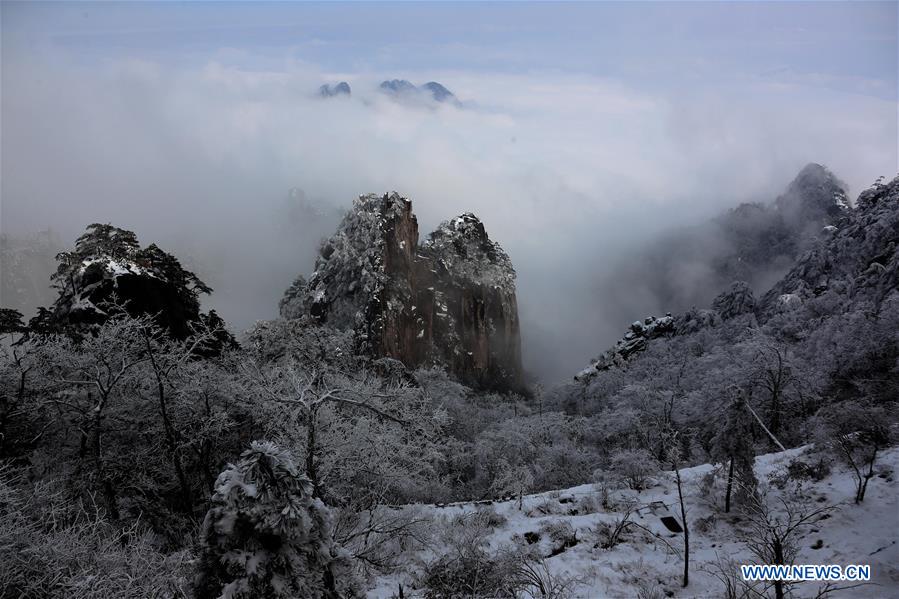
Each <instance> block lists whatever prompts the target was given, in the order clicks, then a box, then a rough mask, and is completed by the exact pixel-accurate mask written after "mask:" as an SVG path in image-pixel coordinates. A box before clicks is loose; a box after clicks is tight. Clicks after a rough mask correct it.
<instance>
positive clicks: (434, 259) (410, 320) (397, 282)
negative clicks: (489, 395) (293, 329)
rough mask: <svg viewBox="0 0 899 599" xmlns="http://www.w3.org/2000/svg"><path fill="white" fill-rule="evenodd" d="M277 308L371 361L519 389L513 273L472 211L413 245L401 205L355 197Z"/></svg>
mask: <svg viewBox="0 0 899 599" xmlns="http://www.w3.org/2000/svg"><path fill="white" fill-rule="evenodd" d="M281 311H282V316H284V317H293V318H295V317H297V316H298V315H300V314H304V315H308V316H311V317H312V318H314V319H315V320H317V321H319V322H322V323H327V324H329V325H331V326H334V327H336V328H339V329H352V330H353V332H354V339H355V345H356V351H357V352H359V353H362V354H365V355H369V356H371V357H373V358H384V357H387V358H394V359H397V360H400V361H401V362H403V363H404V364H405V365H406V366H407V367H417V366H425V365H430V364H441V365H444V366H445V367H446V368H447V369H448V370H449V371H450V372H451V373H453V374H455V375H456V376H457V377H458V378H459V379H460V380H461V381H463V382H464V383H466V384H468V385H471V386H474V387H477V388H483V389H517V388H519V387H520V386H521V340H520V334H519V321H518V306H517V300H516V297H515V270H514V269H513V267H512V263H511V261H510V260H509V257H508V256H507V255H506V253H505V252H504V251H503V250H502V248H501V247H500V246H499V245H498V244H497V243H495V242H493V241H491V240H490V238H489V237H488V236H487V232H486V230H485V229H484V225H483V224H482V223H481V221H480V220H478V218H477V217H476V216H474V215H473V214H463V215H462V216H459V217H457V218H455V219H453V220H450V221H447V222H444V223H443V224H441V225H440V227H438V229H437V230H436V231H434V232H433V233H431V235H430V236H429V237H428V239H427V240H425V241H424V242H423V243H419V238H418V221H417V219H416V218H415V215H414V214H413V213H412V203H411V202H410V201H409V200H407V199H405V198H403V197H400V196H399V195H397V194H396V193H391V194H385V195H383V196H378V195H365V196H361V197H360V198H359V199H358V200H356V201H355V202H354V204H353V208H352V210H350V211H349V213H347V215H346V216H345V217H344V219H343V222H341V224H340V226H339V227H338V230H337V232H336V233H335V234H334V235H333V236H332V237H331V238H330V239H328V240H326V241H325V242H324V243H323V244H322V247H321V250H320V254H319V258H318V260H317V261H316V266H315V272H314V273H313V274H312V275H311V276H310V277H309V279H308V282H306V283H305V284H303V283H302V281H300V280H298V281H297V282H296V283H295V284H294V285H293V286H292V287H291V288H290V289H289V290H288V292H287V294H285V298H284V300H282V304H281Z"/></svg>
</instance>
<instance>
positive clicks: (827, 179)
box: [575, 165, 899, 381]
mask: <svg viewBox="0 0 899 599" xmlns="http://www.w3.org/2000/svg"><path fill="white" fill-rule="evenodd" d="M747 210H749V211H751V212H753V213H755V212H757V211H759V210H761V211H763V213H765V214H771V211H772V210H774V211H775V212H774V214H775V215H784V219H783V221H780V222H778V225H779V226H782V227H783V230H784V231H786V232H788V233H789V232H792V233H793V234H794V235H795V234H797V233H800V232H804V231H808V230H809V229H810V228H813V229H814V228H817V229H818V230H819V234H818V235H815V236H813V237H810V238H802V237H799V238H796V239H793V240H789V241H790V243H795V244H796V246H795V247H804V248H806V249H805V251H804V252H803V253H802V254H801V255H800V256H799V257H798V258H797V260H796V261H795V262H794V264H793V265H792V266H791V267H790V268H789V269H788V271H787V272H786V273H785V274H784V275H783V276H782V277H781V278H779V279H778V280H777V281H776V282H775V283H774V284H773V285H772V286H770V288H767V289H763V290H761V291H762V297H761V299H760V300H756V298H755V295H754V294H753V291H752V289H751V287H750V286H749V285H748V284H747V283H746V282H744V281H737V282H734V283H733V284H731V286H730V288H729V289H728V290H726V291H724V292H722V293H720V294H719V295H718V296H717V297H716V298H715V300H714V301H713V302H712V303H711V306H710V308H707V309H696V308H692V309H691V310H688V311H687V312H685V313H684V314H682V315H680V316H671V314H670V313H669V314H668V315H667V316H665V317H662V318H656V317H652V316H650V317H647V318H646V319H645V320H644V321H637V322H635V323H633V324H632V325H631V327H630V329H629V331H628V332H627V333H626V334H625V335H624V337H622V339H621V340H619V341H618V342H617V343H616V344H615V345H614V346H613V347H612V348H610V349H609V350H607V351H605V352H604V353H602V354H600V355H599V356H598V357H597V358H596V359H594V360H593V361H592V362H591V365H590V366H588V367H587V368H586V369H584V370H583V371H581V372H580V373H579V374H578V375H577V376H576V377H575V378H576V379H578V380H585V381H586V380H590V379H591V378H592V377H593V376H594V375H596V374H597V373H598V372H602V371H605V370H608V369H610V368H612V367H615V366H619V367H623V366H625V365H626V364H627V363H628V362H629V361H630V360H632V359H634V358H635V357H636V356H637V354H639V353H640V352H642V351H643V350H645V349H646V348H647V347H648V345H649V343H650V342H651V341H652V340H653V339H656V338H661V337H672V336H677V335H688V334H692V333H695V332H697V331H699V330H702V329H712V328H714V327H717V326H718V325H719V324H720V323H722V322H724V321H726V320H730V319H733V318H737V317H747V318H749V320H748V321H747V324H749V325H751V326H752V327H759V326H766V327H767V328H768V329H770V330H771V331H772V334H774V336H775V337H783V338H785V339H787V340H790V341H793V342H798V343H802V342H803V334H802V333H797V332H796V331H795V330H794V329H797V328H798V329H803V328H804V327H805V326H806V325H807V326H808V327H813V326H815V325H814V322H815V321H817V320H819V319H822V318H823V317H824V315H826V314H829V313H833V314H845V313H848V312H851V311H853V310H858V311H861V312H864V313H873V314H878V313H879V311H880V309H881V306H882V305H883V304H884V302H885V301H886V300H887V298H888V297H893V298H895V297H896V294H897V293H899V177H896V178H895V179H893V180H892V181H891V182H890V183H888V184H880V183H878V184H875V185H874V186H873V187H871V188H870V189H867V190H865V191H864V192H862V193H861V194H860V195H859V197H858V200H857V202H856V205H855V206H854V207H853V206H851V205H850V203H849V201H848V199H847V196H846V192H845V186H844V185H842V184H840V183H839V180H838V179H836V177H834V176H833V174H832V173H830V171H827V170H826V169H825V168H824V167H822V166H820V165H809V166H807V167H805V168H804V169H803V170H802V171H801V172H800V173H799V175H798V176H797V177H796V179H795V180H794V181H793V182H792V183H791V184H790V186H789V187H788V189H787V191H786V192H785V193H784V194H783V195H781V196H780V197H779V198H778V199H777V200H776V202H775V207H774V208H773V209H772V208H770V207H764V206H759V205H754V204H753V205H742V206H740V207H738V208H736V209H735V210H733V211H731V212H729V213H728V214H727V215H725V217H724V221H725V222H726V223H733V222H737V223H740V222H742V221H743V219H744V218H745V217H744V215H743V213H744V212H745V211H747ZM791 219H792V223H791ZM822 223H828V224H825V225H824V226H823V228H822V227H821V225H822ZM747 237H748V236H747ZM750 241H753V242H754V243H756V244H759V246H760V245H761V244H762V243H764V242H765V241H767V238H766V237H764V236H761V237H760V238H759V239H756V240H752V239H750ZM785 315H788V316H785ZM781 321H785V322H781Z"/></svg>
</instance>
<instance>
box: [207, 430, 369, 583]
mask: <svg viewBox="0 0 899 599" xmlns="http://www.w3.org/2000/svg"><path fill="white" fill-rule="evenodd" d="M202 550H203V556H202V561H201V564H200V572H199V576H198V580H197V588H196V596H197V597H199V598H207V597H210V598H211V597H226V598H232V597H234V598H238V597H241V598H251V597H271V598H276V597H308V598H310V599H313V598H321V597H328V598H330V597H352V596H357V595H358V591H357V589H356V580H355V576H354V574H353V573H352V568H351V563H350V559H349V556H348V554H347V553H346V552H345V551H344V550H343V549H341V548H340V547H339V546H337V544H336V543H334V541H333V538H332V516H331V511H330V510H329V509H328V508H327V507H326V506H325V505H324V504H323V503H322V502H321V500H319V499H317V498H313V497H312V483H311V482H310V481H309V479H308V478H307V477H306V476H305V475H303V474H300V473H299V472H298V471H297V468H296V466H294V464H293V461H292V460H291V459H290V457H289V456H288V455H287V454H286V453H285V452H282V451H281V450H279V449H278V448H277V447H276V446H275V445H274V444H272V443H268V442H260V441H254V442H253V443H252V444H251V446H250V449H248V450H247V451H245V452H244V453H243V454H241V457H240V461H239V462H238V463H237V464H236V465H230V464H229V465H228V467H227V468H226V469H225V470H224V471H223V472H222V473H221V474H220V475H219V477H218V480H217V481H216V485H215V493H214V494H213V496H212V507H211V508H210V510H209V512H208V513H207V514H206V520H205V521H204V523H203V531H202Z"/></svg>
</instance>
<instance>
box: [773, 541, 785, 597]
mask: <svg viewBox="0 0 899 599" xmlns="http://www.w3.org/2000/svg"><path fill="white" fill-rule="evenodd" d="M783 563H784V551H783V543H781V541H780V539H775V540H774V564H775V565H778V566H781V565H783ZM774 597H775V599H784V581H783V580H779V579H778V580H775V581H774Z"/></svg>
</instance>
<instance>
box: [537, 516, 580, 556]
mask: <svg viewBox="0 0 899 599" xmlns="http://www.w3.org/2000/svg"><path fill="white" fill-rule="evenodd" d="M540 534H541V536H544V537H547V538H549V540H550V541H551V542H552V549H551V551H550V555H558V554H560V553H562V552H563V551H565V550H566V549H568V548H569V547H574V546H575V545H577V542H578V538H577V532H576V531H575V530H574V527H573V526H572V525H571V523H569V522H567V521H565V520H546V521H544V522H543V523H542V524H541V525H540Z"/></svg>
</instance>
